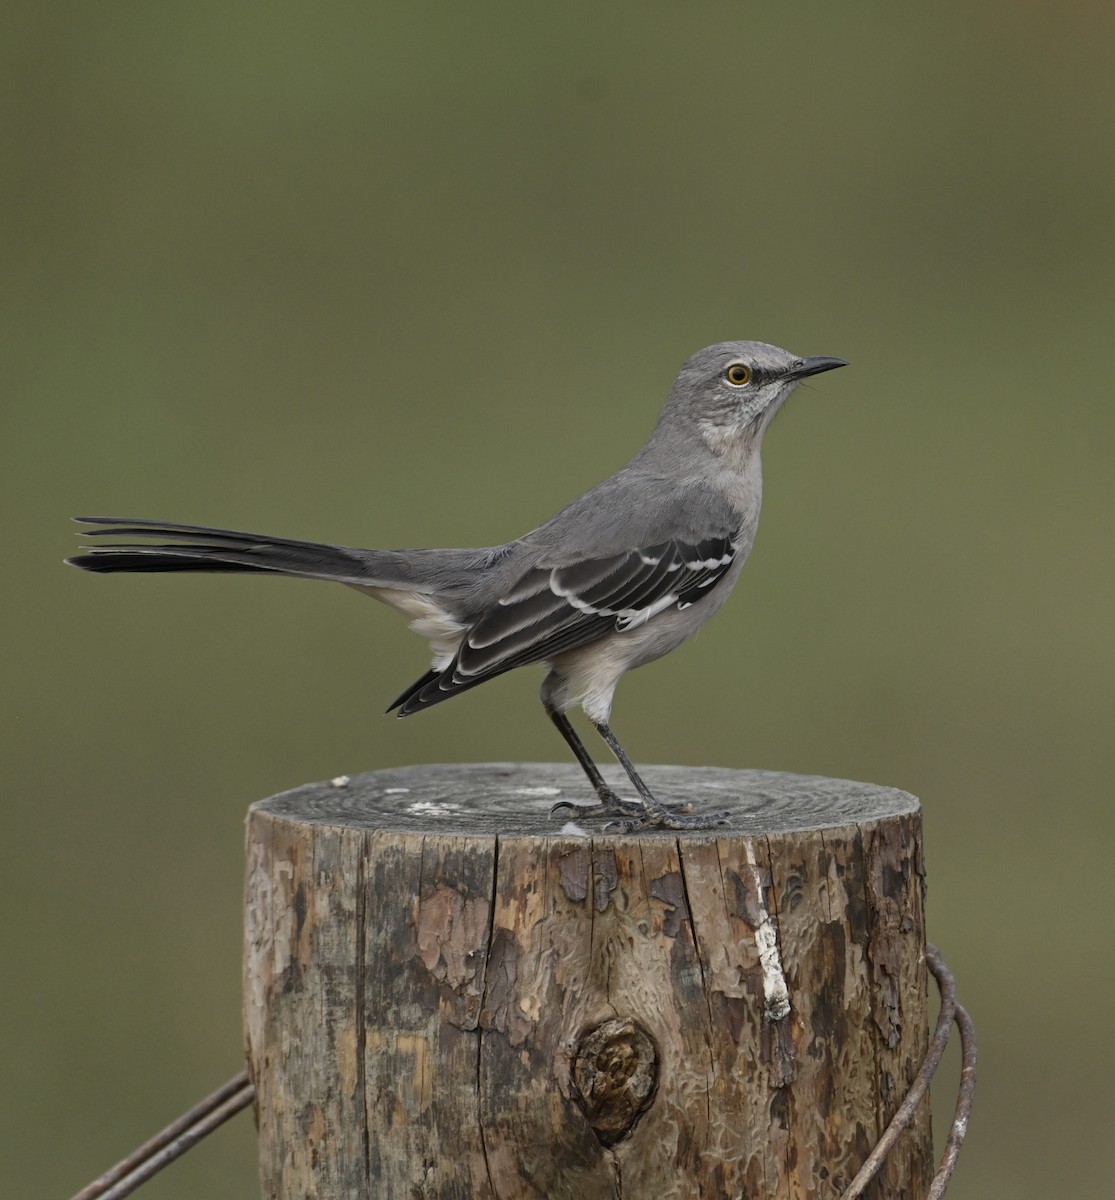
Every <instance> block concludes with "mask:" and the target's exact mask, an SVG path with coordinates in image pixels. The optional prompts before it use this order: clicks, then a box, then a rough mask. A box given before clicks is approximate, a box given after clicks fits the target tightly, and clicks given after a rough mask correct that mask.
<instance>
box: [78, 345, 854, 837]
mask: <svg viewBox="0 0 1115 1200" xmlns="http://www.w3.org/2000/svg"><path fill="white" fill-rule="evenodd" d="M846 365H847V364H846V363H845V362H844V360H843V359H839V358H798V357H797V356H796V355H794V354H790V353H789V351H786V350H780V349H779V348H778V347H777V346H769V345H766V344H765V343H763V342H722V343H720V344H718V345H716V346H709V347H708V348H707V349H704V350H700V351H698V353H696V354H694V355H693V357H692V358H691V359H689V361H688V362H686V363H685V365H684V366H683V367H682V368H681V372H680V374H679V375H678V377H677V379H676V380H675V381H674V386H673V388H672V389H671V391H670V398H669V400H668V401H667V402H666V407H665V408H664V409H663V410H662V415H661V417H660V418H659V420H658V424H657V425H656V426H655V428H654V432H653V433H652V434H651V435H650V439H649V440H648V441H647V443H646V445H645V446H643V448H642V449H641V450H640V451H639V452H638V454H636V455H635V457H634V458H633V459H632V460H631V461H630V462H629V463H628V464H627V465H626V466H625V467H621V468H620V470H619V471H617V472H616V473H615V474H614V475H613V476H612V477H611V478H610V479H606V480H604V482H603V483H601V484H598V485H597V486H596V487H594V488H592V490H591V491H588V492H586V493H585V494H584V495H583V496H581V497H580V499H578V500H574V501H573V503H572V504H569V505H567V506H566V507H565V508H563V509H562V510H561V511H560V512H559V513H557V515H556V516H553V517H551V518H550V520H548V521H547V522H546V523H545V524H544V525H540V526H539V527H538V528H537V529H535V530H534V531H533V532H532V533H528V534H526V535H524V536H523V537H520V538H517V539H516V540H515V541H513V542H507V543H505V544H504V545H502V546H492V547H488V548H487V549H479V550H357V549H351V548H349V547H346V546H331V545H327V544H320V543H316V542H302V541H294V540H292V539H289V538H275V537H265V536H263V535H260V534H255V533H237V532H234V531H232V530H228V529H208V528H205V527H204V526H199V525H177V524H171V523H169V522H164V521H143V520H136V519H129V518H124V517H78V518H77V520H78V521H80V522H82V523H84V524H90V525H107V526H109V528H107V529H94V530H86V531H85V532H86V534H87V535H88V536H90V537H101V536H106V535H107V536H113V537H117V538H131V537H143V538H152V537H154V538H170V539H173V540H172V541H170V542H165V543H164V544H160V545H149V544H146V543H139V544H134V543H124V544H120V543H117V544H113V545H105V544H100V545H97V546H94V547H83V549H85V550H87V553H84V554H80V555H77V556H76V557H74V558H70V559H67V560H66V561H67V562H69V563H71V564H72V565H73V566H75V567H81V568H82V569H83V570H86V571H100V572H110V571H230V572H266V573H270V574H275V575H291V576H301V577H304V578H308V579H329V580H333V581H335V582H337V583H344V584H347V585H348V586H349V587H354V588H357V589H359V590H360V591H362V592H365V593H366V594H367V595H369V596H374V597H375V599H377V600H382V601H383V602H384V603H385V604H389V605H390V606H391V607H392V608H395V609H398V611H399V612H401V613H402V614H403V615H404V616H406V617H408V618H409V619H410V628H411V629H413V630H414V631H415V632H416V633H419V634H421V635H422V636H423V637H425V638H427V639H428V641H429V643H430V647H431V649H432V651H433V666H432V667H431V669H430V670H429V671H427V672H426V674H425V675H423V676H422V678H421V679H419V680H418V681H417V682H415V683H414V684H412V685H411V686H410V687H409V688H407V690H406V691H405V692H403V694H402V695H401V696H400V697H399V698H398V699H397V700H396V701H395V702H394V704H392V705H391V707H390V708H389V709H388V710H387V711H388V712H391V711H392V710H393V709H397V710H398V713H399V716H401V717H406V716H410V714H411V713H416V712H419V711H420V710H422V709H424V708H429V706H430V705H432V704H438V703H440V702H441V701H442V700H448V699H449V697H450V696H455V695H457V694H458V693H459V692H464V691H467V690H468V689H469V688H472V687H475V686H476V685H477V684H479V683H484V682H485V681H486V680H488V679H494V678H495V677H496V676H497V675H502V674H503V673H504V672H505V671H510V670H511V669H512V668H513V667H522V666H526V665H527V664H529V663H545V664H546V665H547V666H548V667H549V672H548V673H547V675H546V678H545V680H544V681H543V683H542V703H543V705H544V706H545V709H546V712H547V713H548V714H549V716H550V719H551V720H552V721H553V722H554V724H555V725H556V726H557V728H558V730H559V731H560V732H561V735H562V737H564V738H565V740H566V742H567V743H568V744H569V747H570V749H571V750H572V751H573V754H574V755H575V756H576V759H577V761H578V762H579V763H580V764H581V766H582V768H583V769H584V771H585V774H586V775H587V776H588V778H589V782H590V783H591V784H592V786H593V789H594V790H595V792H596V795H597V799H598V802H597V804H595V805H592V806H581V805H576V806H574V805H558V806H556V807H558V808H561V807H569V808H571V809H574V810H575V811H576V812H577V813H601V814H606V815H609V816H616V817H619V818H620V819H621V821H620V823H621V824H622V825H624V827H625V828H627V829H634V828H641V827H649V828H668V829H706V828H710V827H712V826H714V825H717V824H721V823H723V821H724V820H725V819H726V814H724V813H711V814H708V813H704V814H696V813H689V812H687V811H685V810H680V809H678V808H677V807H673V806H670V805H668V804H664V803H663V802H661V801H660V800H658V799H657V798H656V797H655V795H654V793H653V792H651V790H650V788H648V787H647V785H646V783H645V782H644V781H643V779H642V778H641V777H640V775H639V774H638V772H637V771H636V770H635V768H634V766H632V764H631V761H630V759H629V758H628V757H627V754H626V753H625V751H624V749H623V747H622V746H621V745H620V744H619V741H618V740H617V739H616V736H615V734H614V733H613V732H612V730H611V728H610V726H609V724H608V719H609V716H610V715H611V708H612V696H613V693H614V692H615V689H616V685H617V684H618V683H619V680H620V678H621V676H622V675H623V673H624V672H625V671H629V670H630V669H631V668H632V667H641V666H643V664H644V663H649V662H654V660H655V659H658V658H661V657H662V656H663V655H664V654H668V653H669V652H670V651H671V650H673V649H674V648H675V647H676V646H679V645H681V643H682V642H683V641H685V639H686V638H687V637H689V636H690V635H691V634H693V633H695V632H696V631H697V629H698V628H699V627H700V626H701V625H703V624H704V622H705V621H707V620H708V619H709V617H711V616H712V615H713V614H714V613H715V612H716V611H717V610H718V609H719V608H720V606H721V605H722V604H723V603H724V601H725V600H726V599H727V598H728V593H729V592H730V591H731V590H732V587H733V586H734V584H735V582H736V579H737V578H738V577H739V573H740V571H741V570H742V568H743V564H744V563H745V562H746V561H747V556H748V554H749V553H750V551H751V546H752V543H753V542H754V540H755V530H756V527H757V526H758V523H759V508H760V505H761V502H762V492H763V476H762V466H761V463H760V459H759V453H760V449H761V446H762V441H763V434H764V433H765V432H766V430H767V427H768V426H769V425H770V423H771V420H772V419H773V417H774V415H775V413H777V412H778V410H779V409H780V408H781V407H782V405H783V403H784V402H785V400H786V398H787V397H788V396H789V395H790V393H791V392H792V391H793V390H794V388H796V387H797V385H798V384H799V383H800V382H801V381H802V380H803V379H805V378H806V377H807V376H809V375H817V374H819V373H820V372H822V371H831V370H832V369H833V368H835V367H843V366H846ZM574 705H580V707H581V708H582V709H583V710H584V712H585V714H586V716H587V717H588V719H589V720H590V721H591V722H592V724H593V725H594V726H595V728H596V729H597V731H598V732H599V734H600V736H601V737H602V738H603V739H604V741H605V742H607V744H608V746H609V747H610V748H611V750H612V752H613V753H614V754H615V756H616V758H617V759H618V760H619V761H620V763H621V764H622V766H623V769H624V771H626V773H627V776H628V778H629V779H630V780H631V783H632V785H633V787H634V788H635V791H636V792H637V793H638V795H639V801H637V802H636V801H630V800H625V799H621V798H620V797H619V796H618V795H616V793H615V792H614V791H612V789H611V788H609V787H608V786H607V784H606V783H605V782H604V779H603V777H602V776H601V774H600V771H599V770H598V768H597V766H596V764H595V763H594V762H593V760H592V758H591V756H590V755H589V753H588V751H587V750H586V749H585V746H584V744H583V743H582V742H581V739H580V738H579V737H578V736H577V733H576V731H575V730H574V729H573V726H572V725H571V724H570V722H569V718H568V717H567V716H566V712H567V711H568V710H569V709H570V708H572V707H573V706H574Z"/></svg>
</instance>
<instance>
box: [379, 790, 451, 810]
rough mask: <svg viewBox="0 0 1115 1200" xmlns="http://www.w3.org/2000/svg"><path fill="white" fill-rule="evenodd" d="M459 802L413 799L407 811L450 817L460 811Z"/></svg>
mask: <svg viewBox="0 0 1115 1200" xmlns="http://www.w3.org/2000/svg"><path fill="white" fill-rule="evenodd" d="M387 790H388V791H403V792H405V791H408V790H409V789H407V788H388V789H387ZM460 811H461V806H460V805H459V804H451V803H449V802H448V801H447V800H415V801H414V803H413V804H408V805H407V812H408V813H412V814H413V815H414V816H416V817H451V816H452V815H453V814H454V813H456V812H460Z"/></svg>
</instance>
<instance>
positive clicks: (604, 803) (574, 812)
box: [550, 787, 645, 817]
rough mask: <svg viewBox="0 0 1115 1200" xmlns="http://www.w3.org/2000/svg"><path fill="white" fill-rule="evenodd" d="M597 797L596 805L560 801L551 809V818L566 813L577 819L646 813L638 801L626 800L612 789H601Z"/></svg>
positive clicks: (634, 815) (632, 815)
mask: <svg viewBox="0 0 1115 1200" xmlns="http://www.w3.org/2000/svg"><path fill="white" fill-rule="evenodd" d="M596 795H597V797H598V802H597V803H596V804H574V803H573V801H572V800H559V801H558V802H557V804H555V805H554V806H553V808H551V809H550V816H551V817H556V816H557V815H558V813H559V812H565V813H568V814H569V815H570V816H575V817H638V816H641V815H642V813H643V812H644V811H645V810H644V809H643V806H642V804H641V803H640V802H639V801H638V800H624V799H623V797H622V796H618V795H616V793H615V792H613V791H612V789H611V788H607V787H606V788H601V789H600V790H599V791H598V792H597V793H596Z"/></svg>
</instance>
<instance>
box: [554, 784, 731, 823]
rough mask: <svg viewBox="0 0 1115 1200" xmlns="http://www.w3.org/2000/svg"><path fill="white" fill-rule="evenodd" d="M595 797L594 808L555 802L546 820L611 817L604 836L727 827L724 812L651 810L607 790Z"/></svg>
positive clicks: (679, 807)
mask: <svg viewBox="0 0 1115 1200" xmlns="http://www.w3.org/2000/svg"><path fill="white" fill-rule="evenodd" d="M598 794H599V797H600V800H599V803H597V804H574V803H573V801H572V800H559V801H558V802H557V804H555V805H554V806H553V808H551V809H550V816H552V817H553V816H556V815H557V814H558V813H559V812H564V813H568V814H570V815H573V816H580V817H615V818H616V819H615V820H612V821H609V822H608V823H607V824H606V825H605V826H604V832H605V833H609V832H613V831H614V832H619V833H635V832H636V831H637V830H640V829H715V828H716V826H718V825H726V824H727V823H728V814H727V813H726V812H714V813H694V812H693V806H692V804H688V803H687V804H662V803H656V804H655V805H653V806H649V805H646V804H644V803H643V802H642V801H641V800H624V799H623V798H622V797H621V796H618V795H616V793H615V792H613V791H612V789H611V788H606V789H604V790H603V791H601V792H600V793H598Z"/></svg>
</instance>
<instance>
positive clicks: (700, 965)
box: [245, 764, 932, 1200]
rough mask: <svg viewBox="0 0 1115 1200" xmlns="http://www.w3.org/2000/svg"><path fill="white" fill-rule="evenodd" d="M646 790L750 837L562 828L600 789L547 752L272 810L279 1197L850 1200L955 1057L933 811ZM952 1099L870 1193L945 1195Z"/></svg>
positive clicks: (781, 783) (266, 1092)
mask: <svg viewBox="0 0 1115 1200" xmlns="http://www.w3.org/2000/svg"><path fill="white" fill-rule="evenodd" d="M606 774H607V775H608V777H609V782H610V783H612V784H613V785H615V786H616V787H617V788H619V787H620V786H621V783H622V777H616V776H614V775H612V774H611V772H606ZM646 776H647V778H648V779H649V780H650V781H651V784H652V786H655V787H656V789H657V790H658V794H659V795H660V796H661V797H662V798H663V799H665V800H669V801H679V800H687V801H691V802H692V804H693V806H694V808H696V809H698V810H700V809H705V808H727V809H729V810H730V811H731V814H732V817H731V824H730V825H728V826H724V827H722V828H720V829H717V830H714V831H710V832H696V833H691V832H685V833H680V834H678V833H673V832H640V833H634V834H623V833H616V832H607V833H606V832H603V830H602V828H601V822H600V821H599V819H595V818H592V819H589V818H586V819H583V820H580V821H579V825H580V827H581V829H583V830H585V831H586V833H581V832H579V831H578V827H577V825H574V824H573V823H572V822H571V823H570V824H567V825H565V827H564V828H563V818H562V817H560V816H559V817H551V816H550V814H549V810H550V808H551V806H552V805H553V804H554V803H555V802H556V801H557V800H559V799H565V798H573V799H576V800H578V801H583V802H587V801H588V800H589V799H590V798H591V797H590V793H589V790H588V788H587V786H586V784H585V781H584V778H583V776H582V775H581V773H580V771H579V770H578V769H577V768H576V767H575V766H566V765H550V764H530V765H515V764H470V765H448V766H425V767H410V768H405V769H398V770H387V771H377V772H375V773H374V774H368V775H361V776H358V777H355V778H353V779H351V780H344V779H339V780H334V781H333V782H332V783H320V784H311V785H309V786H307V787H302V788H298V789H296V790H294V791H291V792H285V793H283V794H282V795H279V796H275V797H273V798H271V799H269V800H264V801H262V802H260V803H258V804H255V805H253V806H252V809H251V812H250V814H249V818H248V832H247V852H248V861H247V891H246V936H245V942H246V945H245V1025H246V1034H247V1050H248V1061H249V1066H250V1069H251V1075H252V1078H253V1080H254V1081H255V1085H256V1089H257V1120H258V1124H259V1131H260V1154H261V1164H262V1182H263V1194H264V1195H265V1196H266V1197H281V1198H282V1200H292V1198H294V1197H297V1198H298V1200H302V1198H303V1197H309V1196H313V1197H317V1198H320V1200H353V1198H356V1197H365V1198H367V1200H396V1198H399V1200H403V1198H404V1197H405V1198H408V1200H409V1198H411V1197H421V1198H423V1200H435V1198H436V1200H450V1198H453V1200H494V1198H496V1197H498V1198H499V1200H519V1198H523V1200H526V1198H531V1200H536V1198H537V1200H562V1198H569V1200H597V1198H600V1200H603V1198H605V1197H607V1198H608V1200H621V1198H628V1200H636V1198H638V1200H642V1198H644V1197H652V1198H653V1200H673V1198H675V1197H676V1198H679V1200H680V1198H683V1197H684V1198H690V1197H709V1198H720V1197H747V1198H749V1200H766V1198H768V1197H770V1198H774V1197H790V1198H791V1200H803V1198H806V1197H808V1198H814V1197H817V1198H835V1197H838V1196H839V1195H840V1193H841V1191H842V1189H843V1188H844V1187H845V1186H846V1185H847V1183H848V1182H849V1181H850V1180H851V1178H852V1176H853V1175H854V1174H855V1172H856V1170H857V1169H858V1167H859V1166H860V1164H861V1163H862V1162H863V1160H864V1158H865V1157H866V1155H867V1154H868V1152H869V1151H870V1149H871V1147H872V1146H873V1145H874V1143H875V1141H876V1139H877V1138H878V1136H879V1134H880V1133H881V1132H882V1130H883V1128H884V1127H885V1126H886V1123H887V1121H888V1120H889V1118H890V1116H891V1115H892V1114H893V1112H894V1110H895V1108H896V1107H897V1106H898V1104H899V1103H900V1102H901V1100H902V1098H903V1096H904V1095H905V1093H906V1090H907V1088H908V1086H909V1084H910V1081H911V1080H912V1079H913V1077H914V1074H915V1073H916V1071H917V1069H918V1066H919V1065H920V1062H921V1059H922V1057H923V1055H924V1052H925V1049H926V1044H927V1038H928V1031H927V1013H926V969H925V961H924V949H925V934H924V922H923V866H922V850H921V818H920V811H919V807H918V802H917V800H916V799H915V798H914V797H913V796H910V795H908V794H906V793H905V792H901V791H897V790H895V789H894V788H886V787H878V786H875V785H872V784H865V783H852V782H848V781H845V780H835V779H823V778H815V777H808V776H800V775H783V774H776V773H773V772H764V771H728V770H719V769H712V768H703V769H702V768H692V767H685V768H681V767H647V768H646ZM926 1108H927V1106H923V1110H922V1112H921V1113H920V1115H919V1117H918V1119H917V1120H916V1121H915V1122H914V1124H913V1125H912V1126H911V1128H910V1129H909V1130H908V1131H907V1132H906V1133H905V1134H904V1135H903V1136H902V1138H901V1139H900V1141H899V1142H898V1144H897V1146H896V1148H895V1150H894V1152H893V1153H892V1155H891V1156H890V1159H889V1161H888V1164H887V1166H886V1167H885V1168H884V1170H883V1172H882V1173H881V1175H880V1176H879V1178H878V1179H877V1181H876V1182H875V1183H874V1184H873V1185H872V1189H871V1190H869V1191H868V1193H867V1195H868V1196H870V1197H874V1198H875V1200H879V1198H882V1197H887V1198H891V1197H904V1198H907V1197H908V1198H910V1200H920V1198H921V1197H923V1196H924V1195H925V1193H926V1191H927V1189H928V1181H929V1179H930V1177H931V1175H932V1167H931V1157H932V1156H931V1144H930V1132H929V1116H928V1112H927V1111H925V1109H926Z"/></svg>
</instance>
